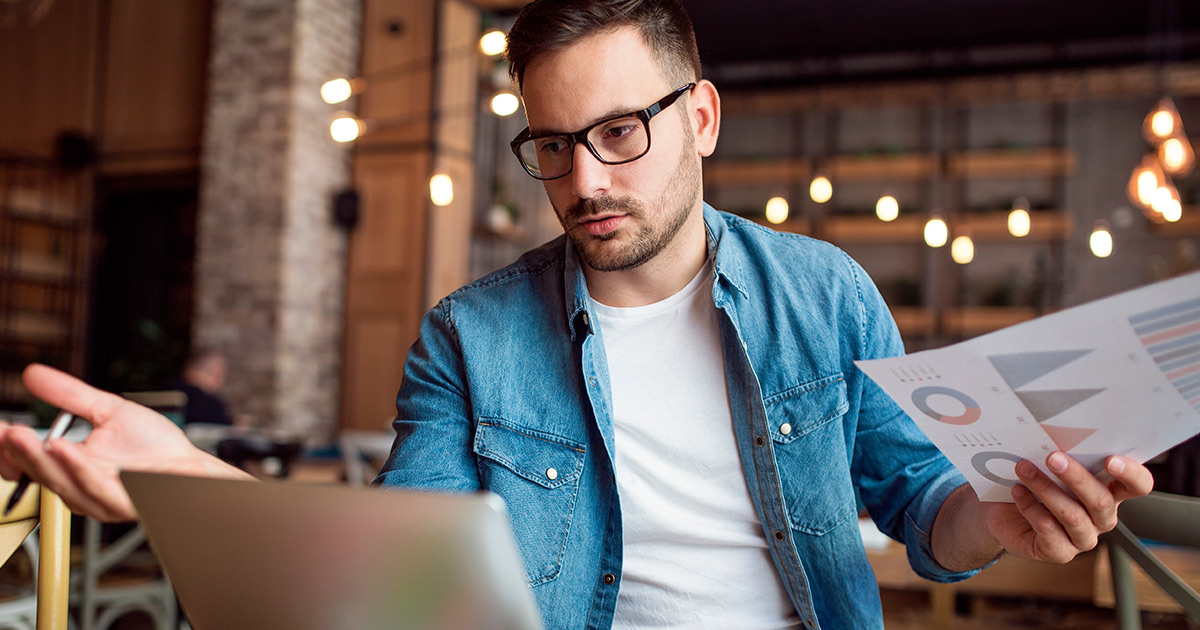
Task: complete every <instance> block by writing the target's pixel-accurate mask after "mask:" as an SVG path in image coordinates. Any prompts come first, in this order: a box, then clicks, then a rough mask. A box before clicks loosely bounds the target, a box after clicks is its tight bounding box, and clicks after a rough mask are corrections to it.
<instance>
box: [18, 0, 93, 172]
mask: <svg viewBox="0 0 1200 630" xmlns="http://www.w3.org/2000/svg"><path fill="white" fill-rule="evenodd" d="M99 7H100V3H98V2H94V1H93V0H59V1H58V2H55V3H54V6H53V7H52V8H51V9H50V12H49V13H48V14H47V15H46V16H45V18H43V19H42V21H41V22H39V23H37V24H36V25H33V26H18V27H14V28H8V29H4V30H0V151H10V152H16V153H21V154H25V155H34V156H39V157H50V156H52V155H54V139H55V137H56V136H57V135H58V134H59V133H60V132H61V131H63V130H64V129H74V130H79V131H83V132H84V133H88V134H91V133H92V132H93V131H94V128H95V124H94V113H95V100H94V96H95V93H96V56H95V52H96V47H97V43H96V41H97V36H98V30H99V29H98V24H99V12H100V9H99Z"/></svg>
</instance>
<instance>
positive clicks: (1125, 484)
mask: <svg viewBox="0 0 1200 630" xmlns="http://www.w3.org/2000/svg"><path fill="white" fill-rule="evenodd" d="M1104 469H1105V470H1107V471H1108V474H1110V475H1112V476H1113V481H1112V482H1110V483H1109V484H1108V488H1109V490H1110V491H1111V492H1112V493H1113V496H1114V497H1115V498H1116V500H1117V501H1118V502H1121V501H1124V500H1125V499H1132V498H1134V497H1140V496H1144V495H1147V494H1150V491H1151V490H1153V489H1154V475H1152V474H1151V473H1150V470H1149V469H1147V468H1146V467H1145V466H1143V465H1142V464H1139V463H1138V462H1136V461H1134V460H1132V459H1129V458H1128V457H1121V456H1120V455H1113V456H1112V457H1109V458H1108V461H1107V462H1106V463H1105V465H1104Z"/></svg>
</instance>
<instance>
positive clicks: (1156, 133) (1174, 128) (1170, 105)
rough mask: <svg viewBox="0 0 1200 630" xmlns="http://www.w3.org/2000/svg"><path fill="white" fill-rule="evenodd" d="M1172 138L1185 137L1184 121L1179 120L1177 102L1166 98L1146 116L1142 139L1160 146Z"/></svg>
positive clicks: (1160, 100)
mask: <svg viewBox="0 0 1200 630" xmlns="http://www.w3.org/2000/svg"><path fill="white" fill-rule="evenodd" d="M1172 136H1183V120H1181V119H1180V118H1179V110H1178V109H1176V108H1175V102H1174V101H1172V100H1171V99H1170V98H1165V97H1164V98H1162V99H1159V101H1158V103H1157V104H1156V105H1155V106H1154V109H1153V110H1151V111H1150V113H1149V114H1146V119H1145V120H1144V121H1142V137H1144V138H1145V139H1146V142H1149V143H1150V144H1152V145H1154V146H1158V145H1159V143H1161V142H1162V141H1163V140H1166V139H1167V138H1170V137H1172Z"/></svg>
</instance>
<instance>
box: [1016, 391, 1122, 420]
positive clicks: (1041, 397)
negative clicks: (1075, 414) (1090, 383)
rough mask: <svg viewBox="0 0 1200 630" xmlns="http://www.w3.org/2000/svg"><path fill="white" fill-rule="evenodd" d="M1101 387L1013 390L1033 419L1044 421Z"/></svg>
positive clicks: (1097, 392)
mask: <svg viewBox="0 0 1200 630" xmlns="http://www.w3.org/2000/svg"><path fill="white" fill-rule="evenodd" d="M1102 391H1104V390H1103V389H1062V390H1046V391H1027V392H1014V393H1015V394H1016V395H1017V398H1020V399H1021V402H1022V403H1024V404H1025V408H1026V409H1028V410H1029V413H1031V414H1033V419H1034V420H1037V421H1038V422H1045V421H1047V420H1049V419H1050V418H1053V417H1054V416H1057V415H1058V414H1060V413H1062V412H1064V411H1066V410H1068V409H1070V408H1071V407H1074V406H1075V405H1078V404H1079V403H1081V402H1083V401H1085V400H1087V399H1089V398H1091V397H1092V396H1095V395H1096V394H1099V393H1100V392H1102Z"/></svg>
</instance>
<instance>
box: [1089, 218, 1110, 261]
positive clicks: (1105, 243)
mask: <svg viewBox="0 0 1200 630" xmlns="http://www.w3.org/2000/svg"><path fill="white" fill-rule="evenodd" d="M1088 246H1089V247H1091V249H1092V255H1093V256H1095V257H1096V258H1108V257H1109V256H1112V253H1113V237H1112V232H1111V231H1109V229H1108V222H1106V221H1105V220H1103V219H1098V220H1097V221H1096V224H1095V225H1094V226H1093V227H1092V235H1091V236H1090V237H1088Z"/></svg>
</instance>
